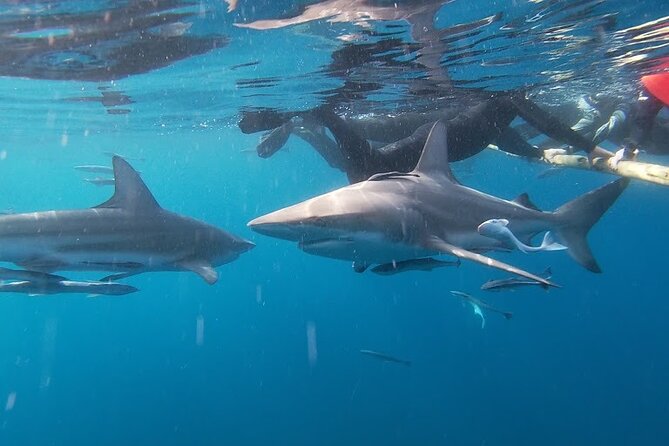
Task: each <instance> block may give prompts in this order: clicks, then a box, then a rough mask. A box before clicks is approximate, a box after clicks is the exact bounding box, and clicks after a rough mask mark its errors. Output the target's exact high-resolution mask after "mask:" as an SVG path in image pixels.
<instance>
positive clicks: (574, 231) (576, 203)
mask: <svg viewBox="0 0 669 446" xmlns="http://www.w3.org/2000/svg"><path fill="white" fill-rule="evenodd" d="M628 184H629V180H628V179H626V178H621V179H619V180H616V181H613V182H611V183H608V184H606V185H604V186H602V187H600V188H599V189H595V190H593V191H590V192H588V193H586V194H584V195H581V196H580V197H578V198H576V199H575V200H572V201H570V202H569V203H567V204H565V205H563V206H561V207H559V208H558V209H557V210H556V211H555V215H556V216H557V217H558V218H559V220H560V223H559V227H558V228H557V234H558V237H559V238H560V241H561V242H563V243H564V245H565V246H567V250H568V251H567V252H569V254H570V255H571V256H572V257H573V258H574V260H576V261H577V262H578V263H580V264H581V265H583V266H584V267H585V268H586V269H588V270H590V271H592V272H594V273H600V272H602V270H601V269H600V268H599V265H598V264H597V261H596V260H595V257H594V256H593V255H592V252H591V251H590V247H589V246H588V242H587V240H586V235H587V234H588V231H590V228H591V227H592V226H593V225H594V224H595V223H597V221H598V220H599V219H600V218H601V217H602V215H604V213H605V212H606V211H607V210H608V209H609V207H611V205H612V204H613V203H614V202H615V201H616V199H618V197H619V196H620V194H621V193H622V192H623V191H624V190H625V188H626V187H627V185H628Z"/></svg>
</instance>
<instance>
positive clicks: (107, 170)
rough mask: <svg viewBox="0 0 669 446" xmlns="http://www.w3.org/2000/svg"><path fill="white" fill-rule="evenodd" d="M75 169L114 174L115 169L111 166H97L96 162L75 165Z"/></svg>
mask: <svg viewBox="0 0 669 446" xmlns="http://www.w3.org/2000/svg"><path fill="white" fill-rule="evenodd" d="M74 170H80V171H82V172H89V173H109V174H113V173H114V169H113V168H112V167H109V166H97V165H94V164H86V165H83V166H74Z"/></svg>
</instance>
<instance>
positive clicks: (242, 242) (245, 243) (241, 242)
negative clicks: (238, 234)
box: [232, 238, 256, 253]
mask: <svg viewBox="0 0 669 446" xmlns="http://www.w3.org/2000/svg"><path fill="white" fill-rule="evenodd" d="M232 245H233V246H234V249H235V251H237V252H239V253H244V252H246V251H250V250H252V249H253V248H255V246H256V244H255V243H253V242H251V241H249V240H246V239H243V238H237V239H235V240H233V242H232Z"/></svg>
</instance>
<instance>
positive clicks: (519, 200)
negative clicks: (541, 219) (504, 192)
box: [513, 192, 541, 212]
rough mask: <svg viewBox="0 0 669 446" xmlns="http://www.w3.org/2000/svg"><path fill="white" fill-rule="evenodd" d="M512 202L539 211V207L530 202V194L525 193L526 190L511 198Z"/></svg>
mask: <svg viewBox="0 0 669 446" xmlns="http://www.w3.org/2000/svg"><path fill="white" fill-rule="evenodd" d="M513 202H514V203H516V204H519V205H521V206H523V207H526V208H528V209H533V210H535V211H539V212H541V209H539V208H538V207H537V205H536V204H534V203H532V200H530V196H529V195H527V192H523V193H522V194H520V195H518V196H517V197H516V198H514V199H513Z"/></svg>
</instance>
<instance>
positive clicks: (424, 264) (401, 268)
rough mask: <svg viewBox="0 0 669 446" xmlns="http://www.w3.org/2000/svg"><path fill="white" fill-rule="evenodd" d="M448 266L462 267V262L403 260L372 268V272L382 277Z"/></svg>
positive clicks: (423, 259)
mask: <svg viewBox="0 0 669 446" xmlns="http://www.w3.org/2000/svg"><path fill="white" fill-rule="evenodd" d="M446 266H460V260H459V259H458V260H456V261H452V262H450V261H445V260H438V259H433V258H432V257H427V258H422V259H410V260H402V261H400V262H393V263H384V264H382V265H378V266H375V267H374V268H372V270H371V271H372V272H373V273H375V274H380V275H382V276H391V275H393V274H398V273H403V272H405V271H432V270H433V269H435V268H443V267H446Z"/></svg>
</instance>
